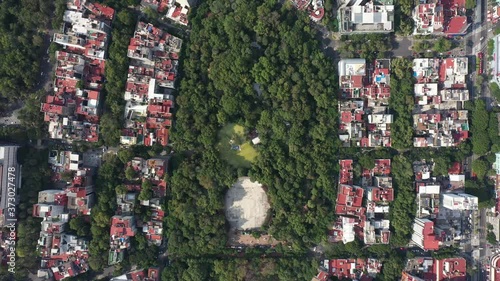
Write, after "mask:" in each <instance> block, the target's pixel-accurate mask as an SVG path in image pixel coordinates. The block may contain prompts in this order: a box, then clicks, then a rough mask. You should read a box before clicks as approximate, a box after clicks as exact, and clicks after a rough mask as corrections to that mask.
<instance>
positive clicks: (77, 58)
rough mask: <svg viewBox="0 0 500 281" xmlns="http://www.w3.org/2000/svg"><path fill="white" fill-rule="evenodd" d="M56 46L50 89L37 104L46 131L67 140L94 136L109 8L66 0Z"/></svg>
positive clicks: (111, 12)
mask: <svg viewBox="0 0 500 281" xmlns="http://www.w3.org/2000/svg"><path fill="white" fill-rule="evenodd" d="M67 7H68V10H66V11H65V12H64V16H63V21H64V24H63V26H62V30H61V32H58V33H57V32H56V33H55V34H54V37H53V41H54V42H55V43H56V44H59V45H62V46H63V47H64V51H57V52H56V53H55V58H56V70H55V80H54V83H53V84H54V91H53V93H51V94H49V95H48V96H47V97H46V100H45V102H44V103H42V104H41V108H40V110H41V112H43V113H44V120H45V122H48V123H49V126H48V127H49V135H50V137H51V138H53V139H62V140H65V141H68V142H72V141H87V142H97V141H98V139H99V136H98V135H99V125H98V124H99V116H100V114H101V112H99V107H100V106H99V103H100V99H101V98H100V91H101V89H102V86H103V83H104V67H105V59H106V51H107V48H108V41H109V37H110V32H111V22H112V20H113V18H114V10H113V9H112V8H109V7H107V6H104V5H101V4H99V3H87V2H86V1H69V2H68V5H67Z"/></svg>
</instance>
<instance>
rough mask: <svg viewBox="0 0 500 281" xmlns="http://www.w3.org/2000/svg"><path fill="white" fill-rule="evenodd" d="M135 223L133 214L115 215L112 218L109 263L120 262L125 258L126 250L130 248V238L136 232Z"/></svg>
mask: <svg viewBox="0 0 500 281" xmlns="http://www.w3.org/2000/svg"><path fill="white" fill-rule="evenodd" d="M135 223H136V222H135V218H134V217H133V216H120V215H115V216H113V217H112V218H111V229H110V231H109V236H110V239H109V240H110V241H109V244H110V250H109V257H108V264H109V265H113V264H116V263H119V262H121V261H122V260H123V257H124V251H125V250H127V249H129V248H130V238H131V237H134V236H135V234H136V224H135Z"/></svg>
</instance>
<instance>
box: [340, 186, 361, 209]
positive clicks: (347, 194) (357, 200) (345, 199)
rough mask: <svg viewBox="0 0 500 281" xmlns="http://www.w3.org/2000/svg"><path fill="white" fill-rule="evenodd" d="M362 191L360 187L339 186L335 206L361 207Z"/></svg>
mask: <svg viewBox="0 0 500 281" xmlns="http://www.w3.org/2000/svg"><path fill="white" fill-rule="evenodd" d="M363 193H364V190H363V189H362V188H360V187H356V186H349V185H345V184H342V185H340V186H339V191H338V195H337V205H347V206H352V207H361V204H362V202H363Z"/></svg>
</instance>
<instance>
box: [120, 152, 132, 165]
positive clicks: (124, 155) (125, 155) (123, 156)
mask: <svg viewBox="0 0 500 281" xmlns="http://www.w3.org/2000/svg"><path fill="white" fill-rule="evenodd" d="M134 155H135V154H134V151H133V150H132V149H120V150H119V151H118V158H119V159H120V161H122V163H123V164H126V163H128V162H129V161H130V160H132V158H134Z"/></svg>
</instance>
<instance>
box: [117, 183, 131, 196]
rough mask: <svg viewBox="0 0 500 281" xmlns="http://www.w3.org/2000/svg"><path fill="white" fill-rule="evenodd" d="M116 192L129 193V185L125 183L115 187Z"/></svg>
mask: <svg viewBox="0 0 500 281" xmlns="http://www.w3.org/2000/svg"><path fill="white" fill-rule="evenodd" d="M115 191H116V194H125V193H127V191H128V190H127V187H126V186H125V185H124V184H120V185H118V186H117V187H116V189H115Z"/></svg>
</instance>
